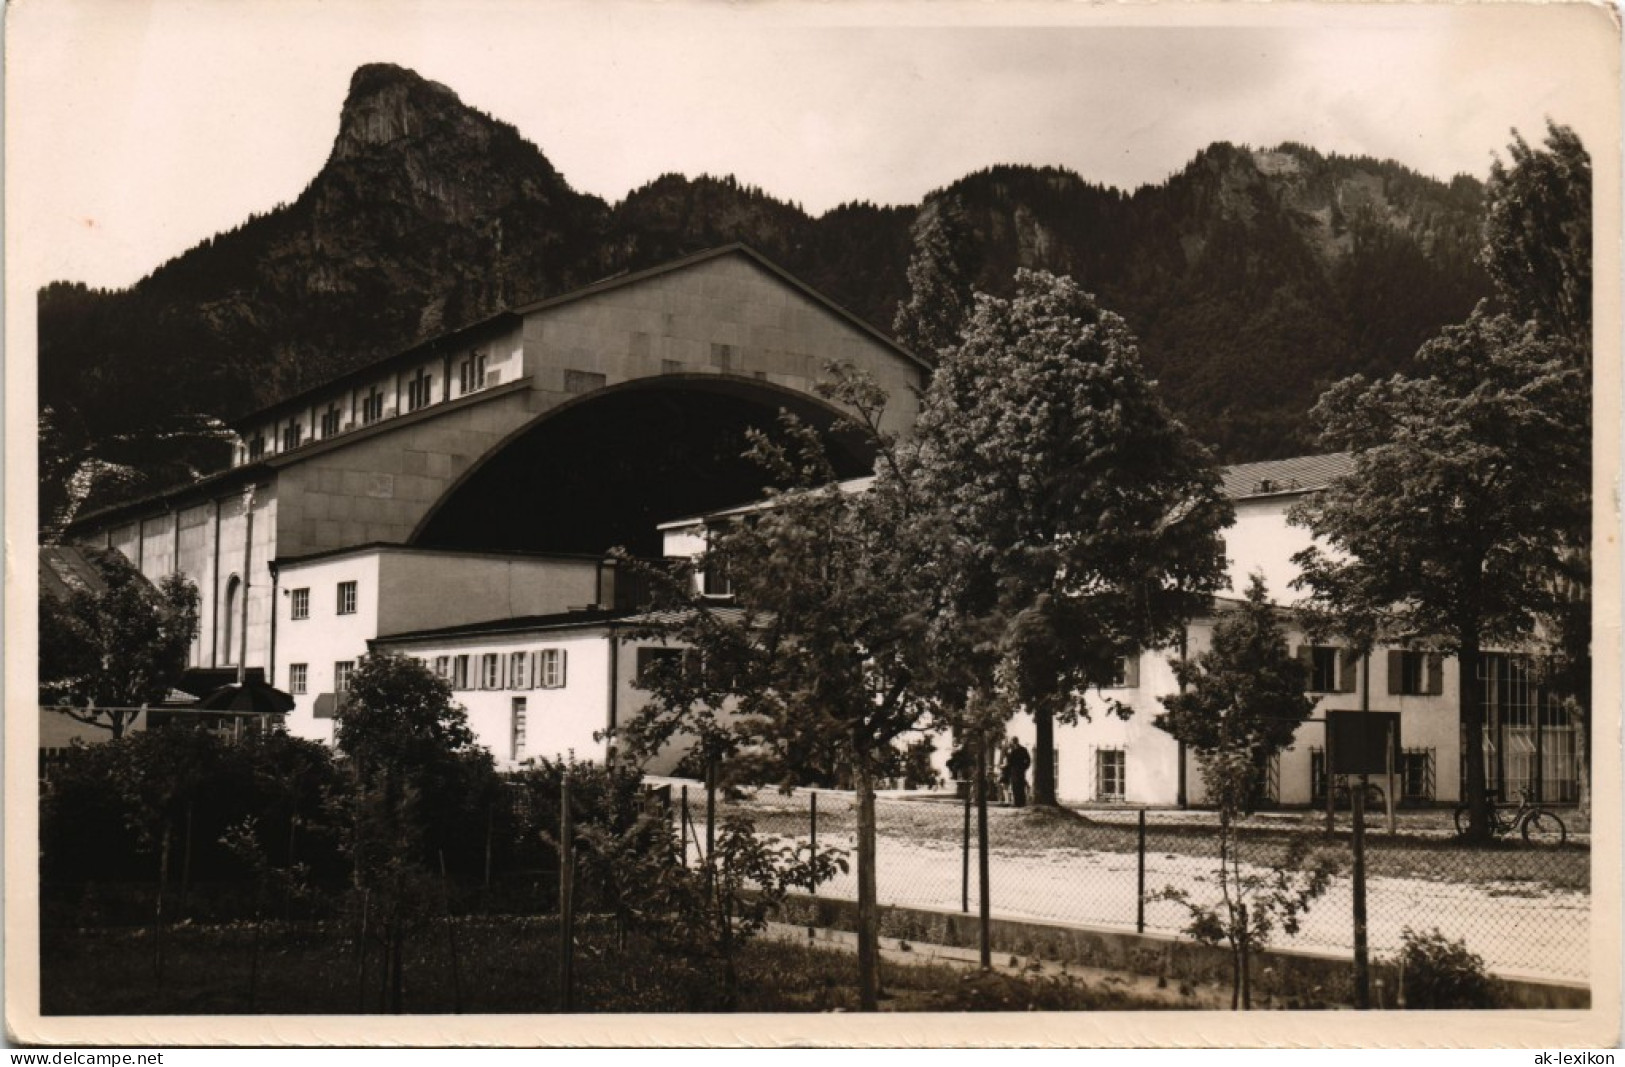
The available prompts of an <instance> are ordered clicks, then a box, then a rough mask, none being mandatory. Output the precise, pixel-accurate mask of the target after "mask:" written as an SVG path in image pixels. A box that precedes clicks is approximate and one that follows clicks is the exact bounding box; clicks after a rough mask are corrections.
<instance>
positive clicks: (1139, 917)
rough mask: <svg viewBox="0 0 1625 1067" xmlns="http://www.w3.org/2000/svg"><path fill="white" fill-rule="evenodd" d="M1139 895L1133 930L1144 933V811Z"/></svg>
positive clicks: (1141, 826)
mask: <svg viewBox="0 0 1625 1067" xmlns="http://www.w3.org/2000/svg"><path fill="white" fill-rule="evenodd" d="M1139 853H1140V859H1139V868H1140V893H1139V896H1138V897H1136V898H1135V902H1134V929H1135V931H1136V932H1137V933H1142V934H1143V933H1145V809H1144V808H1141V809H1140V848H1139Z"/></svg>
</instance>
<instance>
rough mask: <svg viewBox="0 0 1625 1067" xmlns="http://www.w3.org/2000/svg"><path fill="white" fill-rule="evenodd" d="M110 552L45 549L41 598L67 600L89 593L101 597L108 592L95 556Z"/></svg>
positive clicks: (63, 547) (42, 548)
mask: <svg viewBox="0 0 1625 1067" xmlns="http://www.w3.org/2000/svg"><path fill="white" fill-rule="evenodd" d="M105 551H106V549H93V548H90V549H87V548H77V547H74V546H72V545H41V546H40V550H39V594H40V596H41V597H51V598H52V599H55V600H65V599H67V598H68V597H69V596H70V595H72V594H73V593H75V592H77V591H79V590H81V589H88V590H90V591H91V592H93V593H100V592H102V591H103V590H105V589H106V588H107V583H106V582H104V581H102V574H101V571H100V569H99V568H97V566H96V564H95V562H94V560H93V559H92V557H93V556H95V555H98V554H99V553H101V552H105Z"/></svg>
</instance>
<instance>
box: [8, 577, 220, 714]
mask: <svg viewBox="0 0 1625 1067" xmlns="http://www.w3.org/2000/svg"><path fill="white" fill-rule="evenodd" d="M87 555H88V556H89V558H90V559H91V561H92V562H93V564H94V565H95V567H96V571H97V573H98V575H99V576H100V579H101V585H100V588H92V587H90V586H84V587H80V588H77V589H74V590H73V591H72V592H71V593H69V594H68V596H67V597H66V598H64V599H57V598H56V597H52V596H42V597H40V601H39V638H40V696H41V702H42V703H47V704H54V705H56V706H57V707H58V708H60V709H61V710H62V711H64V712H65V713H66V714H68V715H69V716H71V717H72V718H74V719H77V720H78V721H80V722H83V723H86V724H88V725H91V726H95V727H98V728H99V729H103V730H107V731H109V732H111V733H112V735H113V736H114V737H115V738H118V737H123V736H124V731H125V729H126V727H128V726H129V724H130V722H131V721H133V720H134V719H135V717H136V715H137V714H139V712H140V709H141V708H143V707H144V706H146V705H147V704H150V703H153V702H155V701H159V700H162V699H163V698H164V697H165V696H166V695H167V694H168V692H169V689H170V686H172V685H174V683H175V682H176V681H177V680H178V679H179V678H180V676H181V674H182V672H184V671H185V670H186V661H187V653H188V650H189V649H190V647H191V644H192V638H193V637H194V636H195V635H196V633H197V605H198V596H197V589H196V588H195V587H194V586H193V585H192V584H191V582H189V581H187V580H186V579H185V578H184V577H182V576H181V575H179V574H172V575H169V576H168V577H166V578H164V579H163V581H162V582H160V583H159V585H158V587H157V588H154V587H153V586H152V584H151V583H149V582H148V581H147V580H146V578H144V577H143V576H142V575H141V572H140V571H138V570H136V569H135V567H133V566H131V565H130V564H129V563H128V562H127V561H126V560H125V559H124V557H123V556H121V555H119V554H118V553H117V552H114V551H111V550H108V551H104V552H101V553H95V554H90V553H87Z"/></svg>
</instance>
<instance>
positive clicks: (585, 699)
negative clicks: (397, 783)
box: [374, 630, 610, 768]
mask: <svg viewBox="0 0 1625 1067" xmlns="http://www.w3.org/2000/svg"><path fill="white" fill-rule="evenodd" d="M374 647H375V648H376V649H377V650H378V651H381V652H382V651H391V652H399V653H402V654H404V655H407V656H411V657H413V658H414V659H418V660H421V661H423V663H424V664H425V665H426V666H428V667H429V668H430V669H431V670H433V669H435V668H436V665H437V660H438V659H440V658H441V657H445V658H447V659H450V660H452V661H453V662H454V661H455V658H456V657H458V656H467V657H468V669H469V677H468V684H467V685H462V686H459V685H456V684H455V683H454V685H453V693H452V696H453V698H454V699H455V700H456V702H457V703H458V704H459V705H461V706H462V707H463V708H464V710H466V711H467V713H468V722H469V726H470V728H471V729H472V730H473V731H474V737H475V741H476V743H477V744H479V745H480V746H482V747H484V748H485V749H487V750H489V751H490V753H491V755H492V756H493V757H494V758H495V759H496V761H497V765H498V767H501V768H507V767H513V766H516V765H518V764H519V763H522V762H524V761H525V760H527V759H536V758H544V757H545V758H547V759H562V758H565V757H568V756H573V757H574V758H576V759H579V760H590V761H595V762H602V761H603V759H604V758H605V749H606V746H605V744H604V742H602V741H600V740H598V739H596V738H595V737H594V736H593V735H594V734H595V733H597V732H598V731H600V730H603V729H604V728H605V727H606V726H608V725H609V719H608V709H609V671H610V648H609V641H608V639H607V638H606V637H605V635H604V633H603V632H602V631H597V630H574V631H562V632H559V631H553V632H550V631H532V632H529V633H523V632H521V633H513V634H504V635H482V636H470V637H462V638H459V637H440V638H423V639H409V640H394V641H392V640H389V639H383V640H380V641H377V642H375V643H374ZM544 651H547V652H557V653H560V654H562V656H563V665H564V679H563V684H562V685H559V686H552V687H544V686H543V685H542V684H541V681H542V679H541V678H539V677H538V676H537V675H538V670H537V667H538V661H539V654H540V653H542V652H544ZM516 653H517V654H522V655H523V656H524V658H525V659H524V662H525V664H526V667H525V671H524V676H523V678H521V679H517V680H516V679H515V677H514V673H513V671H512V657H513V656H514V655H515V654H516ZM493 655H494V656H496V657H497V664H498V670H499V672H500V673H499V675H498V679H497V684H496V685H495V686H487V685H486V684H485V682H486V679H485V677H484V673H483V665H484V659H485V657H487V656H493ZM517 700H523V701H524V711H525V716H524V717H525V731H524V740H523V742H522V743H520V744H517V745H516V743H515V737H514V721H515V701H517Z"/></svg>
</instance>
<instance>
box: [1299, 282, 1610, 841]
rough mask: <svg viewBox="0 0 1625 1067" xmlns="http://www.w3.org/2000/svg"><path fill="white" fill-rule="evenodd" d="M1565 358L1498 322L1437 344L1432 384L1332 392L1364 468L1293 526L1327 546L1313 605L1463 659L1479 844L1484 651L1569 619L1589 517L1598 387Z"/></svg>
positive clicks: (1424, 360)
mask: <svg viewBox="0 0 1625 1067" xmlns="http://www.w3.org/2000/svg"><path fill="white" fill-rule="evenodd" d="M1562 347H1563V346H1562V345H1560V344H1558V343H1555V342H1553V341H1552V340H1550V339H1548V338H1544V337H1542V336H1541V335H1540V333H1539V331H1538V330H1537V329H1536V327H1535V325H1534V324H1533V323H1519V322H1516V321H1514V320H1512V319H1510V318H1508V317H1506V316H1504V315H1498V316H1492V315H1489V314H1488V313H1487V312H1485V311H1484V310H1482V309H1481V310H1480V311H1479V312H1477V313H1475V314H1474V315H1473V317H1472V318H1471V319H1469V320H1468V321H1467V322H1466V323H1464V324H1463V325H1461V326H1455V327H1451V328H1449V329H1447V330H1445V331H1444V333H1443V335H1442V336H1440V337H1439V338H1437V339H1436V340H1434V341H1432V342H1430V343H1429V344H1427V345H1425V346H1423V348H1422V350H1421V351H1420V352H1418V353H1417V364H1418V366H1419V369H1420V370H1421V371H1422V372H1423V374H1424V375H1426V376H1425V377H1405V376H1398V375H1396V376H1395V377H1393V378H1390V379H1388V380H1387V381H1380V382H1374V383H1368V382H1366V381H1365V380H1364V379H1363V378H1360V377H1358V376H1356V377H1354V378H1350V379H1347V380H1345V381H1342V382H1340V383H1338V384H1337V385H1335V386H1333V387H1332V388H1331V390H1329V391H1328V392H1327V393H1326V395H1325V396H1323V397H1322V398H1321V400H1320V403H1319V404H1318V405H1317V406H1316V408H1315V413H1314V414H1315V417H1316V419H1317V420H1319V422H1320V424H1321V427H1322V441H1323V442H1324V443H1325V444H1326V445H1328V446H1329V447H1331V448H1335V449H1343V450H1348V451H1351V452H1353V453H1354V465H1353V470H1352V471H1351V472H1350V474H1348V475H1347V476H1345V477H1343V478H1340V479H1338V480H1336V481H1335V482H1333V484H1332V485H1330V486H1329V487H1328V488H1327V489H1326V490H1325V491H1324V492H1322V493H1320V494H1317V495H1316V496H1314V497H1310V498H1307V499H1306V500H1305V501H1304V502H1303V503H1302V504H1301V505H1299V507H1298V508H1297V509H1296V510H1295V511H1294V513H1293V516H1292V521H1294V522H1296V523H1298V524H1300V525H1303V526H1307V527H1308V528H1309V529H1310V530H1311V531H1312V532H1313V533H1314V535H1315V537H1316V544H1315V545H1313V546H1311V547H1310V548H1308V549H1305V550H1304V551H1303V552H1300V553H1298V554H1297V555H1296V556H1294V557H1293V561H1294V562H1295V563H1297V564H1298V566H1299V567H1300V569H1301V572H1302V573H1301V576H1300V578H1299V579H1298V583H1297V584H1298V586H1299V587H1300V588H1304V589H1306V590H1307V591H1308V592H1309V605H1310V606H1311V608H1313V609H1316V610H1320V611H1324V612H1328V613H1330V614H1332V615H1338V614H1344V613H1348V614H1353V615H1356V616H1358V617H1361V618H1364V619H1368V620H1371V621H1372V623H1373V624H1374V625H1376V626H1378V627H1380V635H1381V636H1382V637H1383V638H1385V639H1386V640H1389V641H1393V642H1403V643H1410V644H1414V645H1418V646H1423V647H1430V648H1434V649H1437V650H1438V651H1441V652H1444V653H1447V654H1450V655H1453V656H1455V657H1456V662H1457V665H1458V667H1459V669H1460V678H1461V684H1460V717H1461V722H1462V725H1463V727H1464V734H1465V737H1464V747H1465V754H1466V760H1467V780H1466V786H1465V794H1466V800H1467V803H1468V805H1469V808H1470V809H1471V812H1472V819H1471V824H1470V825H1471V832H1472V833H1474V834H1477V835H1483V834H1484V833H1486V831H1487V821H1486V819H1487V814H1486V808H1485V796H1484V788H1485V769H1484V709H1483V706H1482V705H1481V703H1480V701H1479V692H1478V685H1477V678H1478V666H1479V659H1480V652H1481V650H1482V649H1483V648H1484V647H1485V646H1486V645H1487V644H1490V645H1493V644H1515V643H1518V642H1522V641H1525V640H1527V639H1529V638H1531V637H1532V636H1533V635H1534V634H1535V632H1536V628H1537V624H1538V621H1539V620H1540V619H1541V618H1542V617H1543V616H1549V615H1550V614H1551V613H1553V612H1556V611H1558V610H1560V609H1561V607H1562V594H1561V593H1560V591H1559V589H1558V588H1557V587H1556V586H1554V584H1553V583H1552V581H1551V576H1552V575H1554V574H1560V573H1562V572H1563V571H1564V569H1565V568H1566V567H1568V566H1569V565H1570V563H1571V561H1570V560H1569V559H1567V558H1565V554H1564V546H1565V544H1566V543H1567V542H1566V531H1568V530H1571V529H1573V528H1574V527H1575V524H1576V522H1577V521H1579V515H1578V514H1577V513H1576V512H1577V509H1582V510H1583V509H1585V503H1584V502H1583V501H1577V500H1576V499H1575V498H1574V496H1573V494H1572V492H1571V490H1570V487H1571V486H1572V484H1573V475H1574V472H1575V470H1576V469H1577V468H1580V467H1583V466H1585V465H1587V464H1588V463H1589V440H1588V439H1587V436H1588V435H1586V434H1584V433H1583V432H1577V431H1576V428H1577V427H1581V428H1583V427H1584V426H1585V425H1586V424H1587V421H1588V411H1589V406H1590V404H1589V384H1590V383H1589V380H1588V379H1587V378H1586V376H1585V375H1584V374H1583V372H1581V371H1580V369H1579V368H1577V367H1575V366H1574V364H1573V362H1572V361H1571V360H1570V359H1568V358H1567V356H1566V354H1565V353H1564V352H1563V350H1562Z"/></svg>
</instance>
